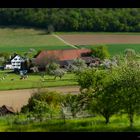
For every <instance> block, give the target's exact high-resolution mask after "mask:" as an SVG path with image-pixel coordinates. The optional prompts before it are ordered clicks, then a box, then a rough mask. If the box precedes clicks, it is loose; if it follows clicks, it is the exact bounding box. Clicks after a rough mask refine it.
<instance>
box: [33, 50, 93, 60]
mask: <svg viewBox="0 0 140 140" xmlns="http://www.w3.org/2000/svg"><path fill="white" fill-rule="evenodd" d="M90 52H91V51H90V49H73V50H49V51H42V52H41V53H40V54H39V55H38V56H37V57H36V59H35V61H36V62H39V61H41V60H42V59H43V58H55V59H57V60H59V61H64V60H73V59H76V58H79V57H81V54H83V53H85V54H86V53H90Z"/></svg>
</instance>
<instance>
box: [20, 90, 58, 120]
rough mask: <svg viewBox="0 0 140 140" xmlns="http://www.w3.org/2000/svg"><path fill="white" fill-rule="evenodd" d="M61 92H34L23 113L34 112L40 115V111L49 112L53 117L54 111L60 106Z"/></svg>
mask: <svg viewBox="0 0 140 140" xmlns="http://www.w3.org/2000/svg"><path fill="white" fill-rule="evenodd" d="M60 95H61V94H60V93H57V92H54V91H51V92H49V91H44V92H39V93H34V94H33V95H32V97H31V98H30V99H29V100H28V104H27V105H25V106H23V107H22V109H21V112H22V113H30V112H31V113H33V114H34V115H37V116H39V112H42V113H43V114H45V113H48V114H49V115H50V117H51V118H52V114H53V113H57V112H58V110H59V107H60V99H61V96H60Z"/></svg>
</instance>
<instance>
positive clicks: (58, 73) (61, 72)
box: [51, 69, 66, 79]
mask: <svg viewBox="0 0 140 140" xmlns="http://www.w3.org/2000/svg"><path fill="white" fill-rule="evenodd" d="M51 73H52V75H54V76H55V77H54V79H56V77H59V78H60V79H61V78H62V77H63V76H64V74H65V73H66V71H64V70H63V69H56V70H53V71H52V72H51Z"/></svg>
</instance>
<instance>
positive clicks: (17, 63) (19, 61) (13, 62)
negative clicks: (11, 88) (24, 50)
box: [5, 54, 26, 70]
mask: <svg viewBox="0 0 140 140" xmlns="http://www.w3.org/2000/svg"><path fill="white" fill-rule="evenodd" d="M25 61H26V59H25V58H23V57H22V56H20V55H18V54H15V55H14V56H13V57H12V58H11V59H10V60H8V61H7V63H6V64H5V69H14V70H15V69H17V70H20V69H22V65H23V64H24V63H25Z"/></svg>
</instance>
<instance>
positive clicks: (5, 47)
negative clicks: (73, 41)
mask: <svg viewBox="0 0 140 140" xmlns="http://www.w3.org/2000/svg"><path fill="white" fill-rule="evenodd" d="M30 48H34V49H36V50H40V49H71V47H70V46H67V45H66V44H64V43H63V42H62V41H60V40H59V39H57V38H55V37H54V36H52V35H47V34H46V33H45V32H44V31H42V30H34V29H22V28H21V29H10V28H3V29H0V52H2V51H3V52H4V51H6V52H11V51H12V52H23V51H28V50H29V49H30Z"/></svg>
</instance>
